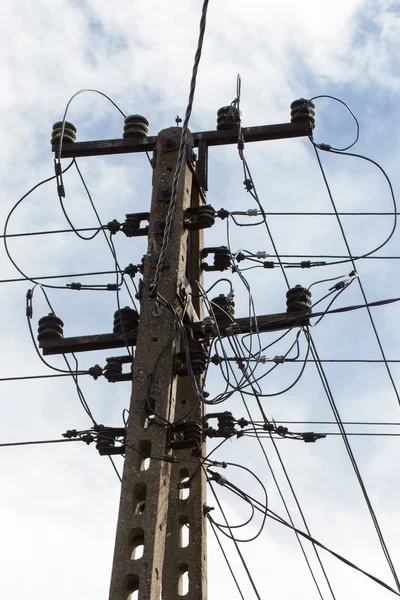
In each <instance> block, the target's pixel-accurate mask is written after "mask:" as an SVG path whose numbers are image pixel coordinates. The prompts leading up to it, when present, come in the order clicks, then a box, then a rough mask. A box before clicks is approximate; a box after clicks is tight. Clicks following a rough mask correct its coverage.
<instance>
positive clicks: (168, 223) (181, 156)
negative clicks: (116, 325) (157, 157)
mask: <svg viewBox="0 0 400 600" xmlns="http://www.w3.org/2000/svg"><path fill="white" fill-rule="evenodd" d="M208 3H209V0H203V6H202V12H201V19H200V27H199V37H198V42H197V50H196V54H195V58H194V64H193V69H192V77H191V80H190V91H189V99H188V103H187V107H186V111H185V118H184V120H183V124H182V129H181V137H180V142H179V150H178V159H177V162H176V167H175V172H174V176H173V179H172V191H171V200H170V203H169V207H168V213H167V218H166V220H165V228H164V234H163V241H162V245H161V250H160V254H159V257H158V261H157V266H156V272H155V275H154V281H153V284H152V285H151V286H150V295H152V292H153V293H154V291H155V290H156V289H157V285H158V281H159V278H160V275H161V269H162V267H163V264H164V260H165V256H166V253H167V248H168V242H169V236H170V233H171V229H172V222H173V217H174V212H175V205H176V202H177V196H178V183H179V178H180V174H181V171H182V168H183V164H184V160H185V152H186V144H187V137H188V132H189V120H190V116H191V114H192V107H193V100H194V94H195V90H196V81H197V72H198V68H199V64H200V58H201V53H202V49H203V41H204V34H205V30H206V22H207V9H208Z"/></svg>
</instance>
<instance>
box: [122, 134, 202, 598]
mask: <svg viewBox="0 0 400 600" xmlns="http://www.w3.org/2000/svg"><path fill="white" fill-rule="evenodd" d="M180 131H181V130H180V129H178V128H175V127H172V128H170V129H165V130H164V131H161V132H160V133H159V134H158V136H157V146H156V152H155V156H156V164H155V166H154V172H153V195H152V203H151V210H150V218H149V238H148V251H147V254H146V256H145V262H144V272H143V282H144V283H143V288H142V299H141V310H140V324H139V329H138V337H137V342H136V354H135V359H134V371H133V386H132V398H131V404H130V409H129V421H128V426H127V432H126V443H125V452H126V458H125V465H124V473H123V479H122V488H121V502H120V509H119V517H118V526H117V534H116V544H115V555H114V565H113V572H112V577H111V588H110V600H126V599H127V598H129V597H130V596H129V594H132V597H135V596H134V592H136V591H138V592H139V593H138V597H139V598H140V599H149V600H150V599H151V600H153V599H154V600H155V599H157V600H158V599H159V598H169V599H170V600H173V599H174V598H178V597H179V593H182V589H183V587H182V586H183V584H184V581H183V580H184V578H185V577H188V579H189V588H188V595H187V598H188V600H189V599H192V598H193V600H194V599H195V598H196V600H203V599H205V597H206V581H205V578H204V577H203V574H204V564H205V557H206V552H205V526H204V524H203V523H204V518H203V517H202V501H203V497H204V488H205V481H204V475H203V471H202V469H201V468H199V464H198V462H196V460H195V459H193V456H192V455H191V450H190V449H187V450H185V449H182V450H180V451H176V452H175V456H174V455H173V454H172V451H171V449H170V435H171V431H170V429H169V428H168V427H166V426H165V424H166V423H168V422H175V420H179V421H180V423H181V424H182V423H184V422H185V420H184V419H183V417H182V415H185V414H187V413H189V417H188V419H189V420H190V422H195V423H197V424H198V428H199V431H201V427H202V416H203V415H202V406H201V405H199V404H198V402H196V401H197V398H196V396H195V392H194V390H193V388H192V386H191V385H190V384H186V382H183V380H181V381H180V382H179V384H178V381H177V379H178V377H177V376H176V375H174V373H175V370H176V355H177V354H178V352H179V351H180V350H181V348H180V335H179V331H177V322H176V317H175V315H174V313H173V312H172V311H176V312H177V313H181V314H182V312H183V305H182V301H181V300H180V299H179V295H178V291H179V290H180V289H182V290H183V289H185V290H186V288H187V284H185V278H186V275H187V274H188V275H189V277H190V276H191V274H190V272H189V271H190V270H189V269H188V267H189V265H188V254H189V255H193V254H194V255H195V256H197V257H198V256H200V243H199V242H200V235H199V234H198V233H197V235H196V236H193V235H190V234H189V232H188V231H187V230H185V228H184V224H183V223H184V215H185V210H186V209H187V208H189V207H190V206H191V199H192V198H193V199H194V200H195V201H196V195H197V194H196V191H195V190H193V193H192V185H193V175H192V171H191V170H190V168H189V166H188V164H186V165H185V167H184V168H183V169H182V172H181V175H180V179H179V184H178V196H177V202H176V204H175V211H174V215H173V229H172V231H171V235H170V243H169V247H168V254H167V256H166V260H165V264H164V268H163V271H162V274H161V278H160V282H159V285H158V293H159V294H160V296H161V297H162V298H165V299H168V302H169V303H170V305H171V309H172V311H171V310H168V309H167V308H166V307H164V306H162V305H161V304H159V303H156V302H155V299H154V298H150V297H149V285H150V284H151V282H152V280H153V278H154V267H155V262H156V261H157V258H158V253H159V251H160V247H161V243H162V235H161V234H162V231H161V229H162V226H161V225H160V224H161V223H163V222H165V219H166V215H167V211H168V207H169V204H168V202H165V198H167V199H168V193H169V190H170V188H171V186H172V178H173V175H174V171H175V166H176V160H177V155H178V150H177V147H176V144H175V142H176V140H177V139H178V140H179V134H180ZM190 137H191V136H189V139H190ZM191 150H192V144H190V143H189V144H188V149H187V156H188V157H189V161H190V152H191ZM189 235H190V239H189ZM196 237H197V239H195V238H196ZM193 242H194V243H193ZM189 243H190V244H191V246H192V247H191V248H190V252H188V244H189ZM194 276H195V277H198V276H199V273H195V274H194ZM187 301H189V302H190V298H189V297H188V298H187ZM185 303H186V298H185V300H184V304H185ZM191 311H192V314H191V315H190V316H191V318H192V319H193V317H194V313H193V311H194V308H193V306H192V307H191ZM199 318H200V315H196V320H199ZM185 379H187V378H186V377H185ZM150 382H151V383H150ZM149 390H150V391H149ZM145 413H147V415H148V416H147V417H146V415H145ZM175 415H176V419H175ZM152 418H154V421H155V423H153V424H151V420H152ZM138 451H139V452H140V453H141V454H138ZM146 455H148V456H150V457H155V458H154V459H153V458H150V462H149V464H148V465H147V464H146V460H145V456H146ZM163 458H165V460H163ZM185 458H186V459H188V461H189V462H185ZM173 460H176V461H177V462H176V463H175V462H172V461H173ZM192 461H193V462H192ZM145 466H148V468H147V469H145ZM184 481H190V487H189V488H187V492H189V496H188V498H187V499H183V498H182V494H183V489H180V486H181V485H182V483H183V482H184ZM183 528H189V529H188V531H189V538H188V544H187V545H186V547H185V548H184V547H182V541H183V539H184V538H185V537H186V532H184V531H183ZM141 546H142V556H141V558H136V556H137V553H138V549H139V547H141ZM200 550H201V551H200ZM164 557H165V559H164ZM198 557H200V559H198ZM203 557H204V558H203ZM161 588H162V593H161Z"/></svg>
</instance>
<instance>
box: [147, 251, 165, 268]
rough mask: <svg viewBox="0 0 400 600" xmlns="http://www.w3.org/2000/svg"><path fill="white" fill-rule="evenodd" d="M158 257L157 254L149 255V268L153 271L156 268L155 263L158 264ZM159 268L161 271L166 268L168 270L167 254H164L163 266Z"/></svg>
mask: <svg viewBox="0 0 400 600" xmlns="http://www.w3.org/2000/svg"><path fill="white" fill-rule="evenodd" d="M158 257H159V254H158V252H154V253H153V254H152V255H151V263H150V266H151V268H152V269H155V268H156V267H157V263H158ZM161 268H162V269H168V268H169V256H168V252H167V253H166V255H165V258H164V262H163V265H162V267H161Z"/></svg>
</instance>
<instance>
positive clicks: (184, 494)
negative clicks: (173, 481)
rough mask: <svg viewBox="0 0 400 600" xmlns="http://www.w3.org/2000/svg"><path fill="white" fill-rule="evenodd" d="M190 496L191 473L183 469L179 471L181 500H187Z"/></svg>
mask: <svg viewBox="0 0 400 600" xmlns="http://www.w3.org/2000/svg"><path fill="white" fill-rule="evenodd" d="M189 496H190V480H189V471H188V470H187V469H181V470H180V471H179V500H187V499H188V498H189Z"/></svg>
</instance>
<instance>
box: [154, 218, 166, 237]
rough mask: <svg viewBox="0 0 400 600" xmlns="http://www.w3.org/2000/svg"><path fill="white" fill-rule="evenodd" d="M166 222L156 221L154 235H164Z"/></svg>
mask: <svg viewBox="0 0 400 600" xmlns="http://www.w3.org/2000/svg"><path fill="white" fill-rule="evenodd" d="M164 229H165V221H154V226H153V233H154V235H164Z"/></svg>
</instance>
